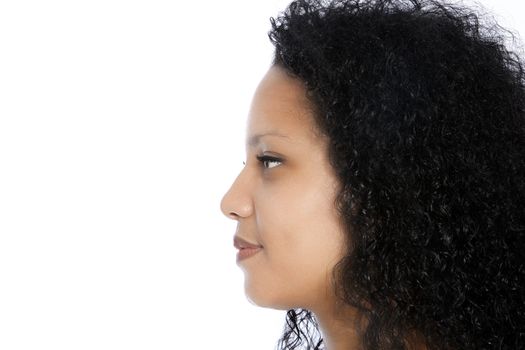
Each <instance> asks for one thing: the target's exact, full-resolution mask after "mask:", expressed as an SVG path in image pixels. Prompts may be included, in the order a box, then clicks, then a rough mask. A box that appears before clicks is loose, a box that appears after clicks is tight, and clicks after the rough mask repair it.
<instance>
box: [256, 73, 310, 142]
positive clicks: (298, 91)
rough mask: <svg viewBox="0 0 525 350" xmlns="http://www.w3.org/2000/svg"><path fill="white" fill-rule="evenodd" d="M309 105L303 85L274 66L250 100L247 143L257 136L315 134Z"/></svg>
mask: <svg viewBox="0 0 525 350" xmlns="http://www.w3.org/2000/svg"><path fill="white" fill-rule="evenodd" d="M315 129H316V128H315V127H314V116H313V110H312V108H311V103H310V102H309V101H308V99H307V97H306V89H305V87H304V85H303V83H302V82H301V81H300V80H298V79H296V78H293V77H291V76H289V75H288V74H287V73H286V72H285V71H284V70H283V69H282V68H280V67H277V66H273V67H272V68H270V69H269V70H268V72H267V73H266V75H265V76H264V77H263V79H262V80H261V82H260V83H259V86H258V87H257V90H256V91H255V95H254V97H253V101H252V105H251V108H250V114H249V118H248V132H247V136H248V141H251V142H250V143H253V141H254V140H256V139H257V136H258V135H262V134H279V135H285V136H294V135H296V136H299V135H301V134H311V133H313V132H315V131H316V130H315Z"/></svg>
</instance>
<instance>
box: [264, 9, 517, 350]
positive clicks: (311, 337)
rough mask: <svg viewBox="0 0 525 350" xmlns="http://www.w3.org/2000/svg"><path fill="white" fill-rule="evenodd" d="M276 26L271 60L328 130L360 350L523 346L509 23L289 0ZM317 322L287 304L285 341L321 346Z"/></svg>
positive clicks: (448, 12)
mask: <svg viewBox="0 0 525 350" xmlns="http://www.w3.org/2000/svg"><path fill="white" fill-rule="evenodd" d="M271 23H272V29H271V31H270V33H269V36H270V40H271V41H272V43H273V44H274V46H275V57H274V64H275V65H277V66H280V67H282V68H284V69H285V70H286V71H287V72H288V73H289V74H290V75H291V76H293V77H296V78H298V79H300V80H301V81H302V82H303V83H304V84H305V86H306V89H307V92H308V96H309V99H310V100H311V102H312V104H313V106H314V107H315V110H316V113H315V114H316V123H317V125H318V128H319V130H320V131H321V132H323V133H324V134H325V135H327V136H328V139H329V157H330V162H331V164H332V166H333V167H334V169H335V171H336V173H337V176H338V178H339V181H340V182H341V188H342V190H341V192H340V193H339V196H338V200H337V209H338V210H339V212H340V214H341V216H342V218H343V221H344V223H345V225H346V229H347V230H346V231H347V235H348V237H347V239H348V241H349V242H351V247H350V249H349V250H350V251H349V252H348V254H347V256H346V257H344V258H343V260H341V261H340V262H339V264H338V265H337V266H336V268H335V269H334V277H335V283H336V287H337V290H338V291H339V292H338V293H339V298H340V299H341V300H342V301H343V302H344V303H346V304H348V305H351V306H353V307H355V308H356V309H357V310H359V313H360V314H361V315H362V316H363V317H364V319H366V323H365V324H366V325H365V326H364V327H363V329H362V330H361V333H360V334H361V340H362V345H363V347H364V348H365V349H370V350H379V349H407V348H409V344H408V343H407V339H411V337H412V338H413V336H414V334H417V337H418V339H419V338H421V339H423V342H424V344H425V345H426V347H427V349H429V350H430V349H441V350H443V349H447V350H448V349H456V350H459V349H462V350H463V349H476V350H481V349H512V350H516V349H525V306H524V305H525V278H524V277H525V89H524V82H525V79H524V71H523V62H522V61H521V60H520V58H519V56H518V55H516V54H515V53H513V52H511V51H510V50H509V49H507V48H506V47H505V40H506V38H507V37H508V34H509V32H507V31H505V30H503V29H502V28H501V27H499V26H498V25H497V24H491V25H488V24H483V23H482V21H481V20H480V16H479V15H477V14H476V13H474V12H473V11H472V10H470V9H468V8H466V7H463V6H459V5H457V4H450V3H444V2H440V1H434V0H397V1H395V0H347V1H344V0H335V1H317V0H297V1H293V2H292V3H291V4H290V5H289V6H288V8H287V9H286V10H285V11H284V12H282V13H281V14H280V15H279V16H278V17H277V18H272V19H271ZM511 35H512V34H511ZM316 327H317V324H316V322H315V318H314V316H313V315H312V314H311V313H310V312H309V311H308V310H300V309H299V310H289V311H288V314H287V325H286V326H285V330H284V333H283V336H282V338H281V339H280V341H279V345H278V347H279V348H280V349H297V348H299V347H300V346H304V347H306V348H308V349H320V348H322V346H323V345H322V339H317V338H316V332H315V330H316V329H317V328H316ZM312 330H314V332H312ZM317 334H318V332H317ZM317 336H319V337H320V335H319V334H318V335H317Z"/></svg>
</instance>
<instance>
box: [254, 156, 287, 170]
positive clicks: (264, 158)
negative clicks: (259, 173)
mask: <svg viewBox="0 0 525 350" xmlns="http://www.w3.org/2000/svg"><path fill="white" fill-rule="evenodd" d="M256 158H257V160H258V161H259V162H260V163H261V165H262V166H263V168H264V169H272V168H275V167H276V166H279V165H281V164H282V163H283V159H282V158H279V157H276V156H271V155H267V154H261V155H257V156H256ZM267 162H272V163H279V164H278V165H275V166H273V167H267V166H265V163H267Z"/></svg>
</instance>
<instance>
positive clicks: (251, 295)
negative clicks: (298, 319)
mask: <svg viewBox="0 0 525 350" xmlns="http://www.w3.org/2000/svg"><path fill="white" fill-rule="evenodd" d="M244 291H245V294H246V297H247V298H248V300H249V301H250V303H252V304H254V305H257V306H260V307H264V308H268V309H275V310H290V309H293V308H296V307H297V306H294V304H295V303H292V302H291V300H289V298H286V296H285V295H283V294H282V290H279V288H271V290H270V289H267V288H264V287H263V288H261V286H259V287H254V286H253V285H251V284H250V283H248V282H246V283H245V286H244Z"/></svg>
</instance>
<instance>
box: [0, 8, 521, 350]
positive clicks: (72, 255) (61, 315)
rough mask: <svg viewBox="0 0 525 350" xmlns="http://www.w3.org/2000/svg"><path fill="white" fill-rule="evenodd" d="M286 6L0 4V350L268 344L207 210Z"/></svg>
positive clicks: (236, 164)
mask: <svg viewBox="0 0 525 350" xmlns="http://www.w3.org/2000/svg"><path fill="white" fill-rule="evenodd" d="M287 2H288V1H282V0H273V1H270V0H264V1H262V0H261V1H246V0H244V1H242V0H224V1H214V0H201V1H188V2H184V3H182V2H176V1H159V0H148V1H146V0H135V1H133V0H128V1H118V0H92V1H23V0H18V1H1V2H0V349H3V350H11V349H13V350H14V349H56V350H58V349H229V350H235V349H238V350H241V349H242V350H245V349H251V350H258V349H272V348H273V347H274V345H275V342H276V340H277V339H278V337H279V335H280V332H281V329H282V326H283V322H284V313H283V312H282V311H274V310H266V309H261V308H258V307H255V306H253V305H251V304H250V303H249V302H248V301H247V300H246V298H245V297H244V293H243V279H242V273H241V271H240V270H239V269H238V268H237V266H236V265H235V250H234V249H233V247H232V237H233V233H234V230H235V223H234V222H232V221H230V220H227V219H226V218H225V217H223V216H222V214H221V213H220V211H219V202H220V199H221V196H222V194H223V193H224V192H225V191H226V190H227V188H228V186H229V185H230V183H231V182H232V180H233V179H234V177H235V176H236V174H237V172H238V171H239V170H240V168H241V166H242V161H243V158H244V146H243V140H244V128H245V124H244V123H245V117H246V113H247V110H248V106H249V103H250V99H251V96H252V93H253V90H254V88H255V86H256V84H257V83H258V81H259V79H260V78H261V76H262V75H263V74H264V72H265V71H266V69H267V68H268V67H269V64H270V61H271V54H272V46H271V44H270V43H269V41H268V39H267V35H266V33H267V31H268V30H269V21H268V19H269V17H270V16H274V15H276V14H277V13H278V11H280V10H282V9H283V8H284V5H285V4H286V3H287ZM482 4H484V5H485V6H486V7H487V8H488V9H490V10H492V11H494V12H495V13H496V15H497V16H496V18H497V19H498V21H500V23H501V24H503V25H504V26H506V27H510V28H513V29H515V30H516V31H518V32H521V33H525V26H524V24H523V22H524V21H523V20H524V18H523V16H522V15H521V14H522V13H523V5H520V1H518V0H516V1H511V0H498V1H496V0H493V1H483V2H482Z"/></svg>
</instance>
